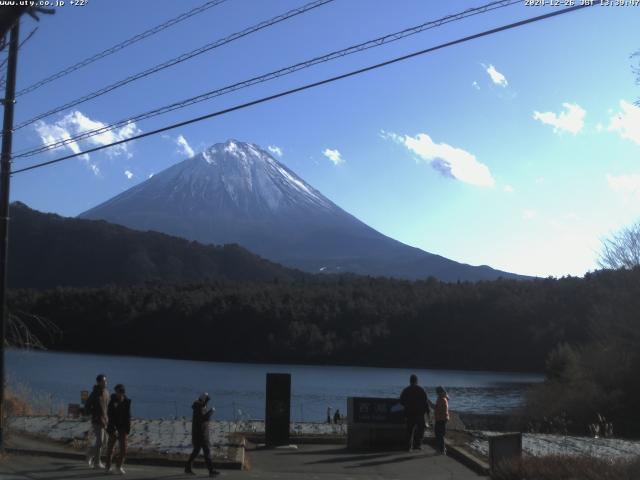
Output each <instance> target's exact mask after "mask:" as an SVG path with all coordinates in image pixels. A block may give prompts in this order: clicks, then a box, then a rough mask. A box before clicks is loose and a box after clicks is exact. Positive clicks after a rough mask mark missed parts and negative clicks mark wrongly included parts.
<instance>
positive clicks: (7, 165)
mask: <svg viewBox="0 0 640 480" xmlns="http://www.w3.org/2000/svg"><path fill="white" fill-rule="evenodd" d="M19 36H20V20H16V22H15V23H14V25H13V27H12V28H11V37H10V40H9V58H8V60H7V84H6V88H5V95H4V99H3V100H2V103H3V104H4V120H3V124H2V154H1V156H0V451H2V450H4V448H5V444H4V440H5V424H4V420H5V418H4V417H5V409H4V393H5V391H4V390H5V389H4V387H5V385H4V384H5V365H4V346H5V326H6V323H7V254H8V251H9V183H10V179H11V148H12V145H11V143H12V140H13V138H12V131H13V106H14V104H15V103H16V99H15V94H16V70H17V67H18V37H19Z"/></svg>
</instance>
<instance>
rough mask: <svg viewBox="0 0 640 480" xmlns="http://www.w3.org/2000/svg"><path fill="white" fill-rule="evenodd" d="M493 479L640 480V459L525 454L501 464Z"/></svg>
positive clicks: (492, 476) (493, 474)
mask: <svg viewBox="0 0 640 480" xmlns="http://www.w3.org/2000/svg"><path fill="white" fill-rule="evenodd" d="M491 478H492V479H493V480H524V479H526V480H638V479H639V478H640V458H636V459H634V460H603V459H599V458H594V457H586V456H585V457H577V456H564V455H553V456H545V457H524V458H522V459H521V460H517V461H507V462H503V463H501V464H500V465H499V466H498V468H496V469H495V471H494V472H492V475H491Z"/></svg>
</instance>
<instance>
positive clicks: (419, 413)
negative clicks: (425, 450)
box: [400, 374, 429, 451]
mask: <svg viewBox="0 0 640 480" xmlns="http://www.w3.org/2000/svg"><path fill="white" fill-rule="evenodd" d="M400 403H401V404H402V406H403V407H404V416H405V419H406V422H407V443H408V444H409V451H411V450H412V449H414V450H420V449H422V437H423V436H424V428H425V420H424V416H425V414H426V415H429V400H428V399H427V394H426V393H425V391H424V388H422V387H421V386H419V385H418V377H417V376H416V375H413V374H412V375H411V377H409V386H408V387H406V388H405V389H404V390H403V391H402V394H401V395H400Z"/></svg>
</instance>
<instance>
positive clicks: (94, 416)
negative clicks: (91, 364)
mask: <svg viewBox="0 0 640 480" xmlns="http://www.w3.org/2000/svg"><path fill="white" fill-rule="evenodd" d="M108 405H109V391H108V390H107V377H106V376H105V375H104V374H102V373H101V374H99V375H98V376H97V377H96V384H95V385H94V386H93V391H92V392H91V395H89V398H88V399H87V402H86V403H85V413H87V414H88V415H90V416H91V427H92V429H93V433H94V435H95V444H94V445H93V446H92V447H90V448H89V451H88V452H87V463H88V464H89V466H90V467H93V468H95V469H100V468H104V464H103V463H102V462H101V461H100V457H101V455H102V448H103V446H104V443H105V440H106V428H107V408H108Z"/></svg>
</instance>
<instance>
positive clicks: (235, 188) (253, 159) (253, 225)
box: [80, 140, 525, 281]
mask: <svg viewBox="0 0 640 480" xmlns="http://www.w3.org/2000/svg"><path fill="white" fill-rule="evenodd" d="M80 218H85V219H96V220H97V219H100V220H106V221H108V222H112V223H117V224H121V225H124V226H127V227H129V228H133V229H137V230H155V231H159V232H163V233H167V234H169V235H175V236H178V237H183V238H187V239H189V240H195V241H198V242H201V243H205V244H209V243H214V244H229V243H237V244H240V245H242V246H243V247H245V248H247V249H249V250H251V251H252V252H254V253H257V254H259V255H261V256H263V257H265V258H268V259H270V260H273V261H276V262H279V263H282V264H284V265H286V266H290V267H296V268H299V269H302V270H305V271H310V272H353V273H357V274H366V275H375V276H390V277H396V278H405V279H420V278H427V277H430V276H432V277H435V278H438V279H440V280H444V281H457V280H471V281H475V280H491V279H496V278H498V277H504V278H525V277H520V276H519V275H515V274H512V273H507V272H502V271H499V270H495V269H493V268H490V267H488V266H485V265H482V266H471V265H467V264H462V263H458V262H455V261H453V260H449V259H447V258H444V257H441V256H439V255H434V254H431V253H428V252H425V251H423V250H420V249H418V248H414V247H410V246H408V245H405V244H403V243H401V242H399V241H397V240H394V239H392V238H390V237H387V236H385V235H383V234H382V233H380V232H378V231H376V230H374V229H373V228H371V227H369V226H368V225H366V224H365V223H363V222H361V221H360V220H358V219H357V218H355V217H354V216H353V215H351V214H349V213H347V212H346V211H344V210H343V209H341V208H340V207H338V206H337V205H336V204H334V203H333V202H332V201H331V200H329V199H328V198H326V197H325V196H323V195H322V194H321V193H320V192H319V191H318V190H316V189H315V188H313V187H312V186H310V185H309V184H307V183H306V182H305V181H304V180H302V179H301V178H300V177H298V176H297V175H296V174H295V173H294V172H293V171H291V170H290V169H289V168H287V167H286V166H284V165H283V164H282V163H280V162H278V161H277V160H276V159H275V158H273V157H272V156H271V155H270V154H269V153H268V152H266V151H264V150H262V149H261V148H259V147H258V146H256V145H255V144H251V143H243V142H239V141H236V140H228V141H227V142H225V143H219V144H216V145H214V146H212V147H210V148H208V149H206V150H204V151H203V152H201V153H199V154H197V155H195V156H193V157H191V158H189V159H187V160H184V161H183V162H180V163H178V164H176V165H173V166H172V167H169V168H167V169H166V170H164V171H162V172H160V173H158V174H156V175H154V176H153V177H151V178H149V179H148V180H146V181H144V182H142V183H140V184H138V185H136V186H134V187H132V188H130V189H129V190H127V191H125V192H123V193H121V194H120V195H117V196H116V197H113V198H112V199H110V200H108V201H106V202H104V203H102V204H100V205H98V206H96V207H94V208H92V209H90V210H88V211H86V212H84V213H82V214H81V215H80Z"/></svg>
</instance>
